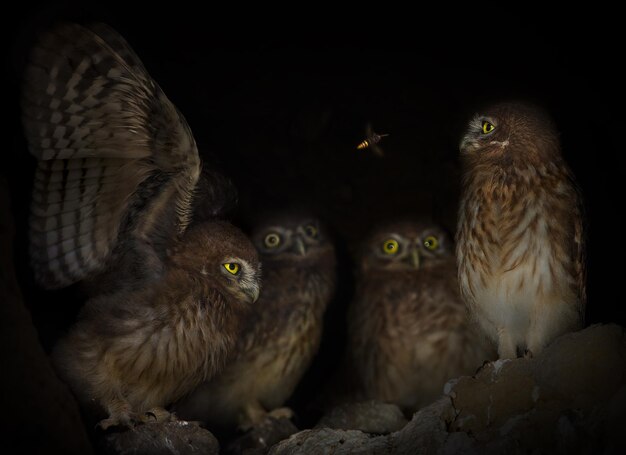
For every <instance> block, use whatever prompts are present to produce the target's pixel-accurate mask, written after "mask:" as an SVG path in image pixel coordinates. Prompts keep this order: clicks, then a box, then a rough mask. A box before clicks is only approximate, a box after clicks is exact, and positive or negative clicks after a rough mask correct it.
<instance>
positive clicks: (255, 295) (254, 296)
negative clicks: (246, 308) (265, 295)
mask: <svg viewBox="0 0 626 455" xmlns="http://www.w3.org/2000/svg"><path fill="white" fill-rule="evenodd" d="M260 291H261V290H260V289H259V287H258V286H254V287H252V288H249V289H246V290H245V293H246V295H247V296H248V297H249V298H250V303H251V304H252V303H256V301H257V300H259V294H260V293H261V292H260Z"/></svg>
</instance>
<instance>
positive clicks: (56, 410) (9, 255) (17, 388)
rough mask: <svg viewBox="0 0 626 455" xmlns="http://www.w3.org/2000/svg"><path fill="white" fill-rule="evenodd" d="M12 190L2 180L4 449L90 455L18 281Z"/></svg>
mask: <svg viewBox="0 0 626 455" xmlns="http://www.w3.org/2000/svg"><path fill="white" fill-rule="evenodd" d="M6 187H7V185H6V181H5V180H4V178H0V362H1V363H0V371H2V375H1V378H2V379H1V384H0V386H1V387H2V395H1V396H2V398H1V400H2V401H1V402H0V406H1V407H2V412H1V413H0V428H2V435H3V437H2V445H3V447H5V450H6V448H13V450H19V452H20V453H28V454H38V453H42V454H44V453H45V454H51V453H63V454H90V453H92V448H91V445H90V443H89V440H88V437H87V433H86V432H85V428H84V426H83V423H82V421H81V417H80V413H79V410H78V405H77V404H76V402H75V400H74V397H73V396H72V394H71V392H70V390H69V389H68V388H67V387H66V386H65V385H64V384H63V383H62V382H61V381H60V380H59V379H58V378H57V376H56V374H55V373H54V370H53V368H52V365H51V364H50V362H49V360H48V357H47V356H46V353H45V352H44V350H43V348H42V347H41V345H40V343H39V337H38V334H37V331H36V329H35V327H34V326H33V322H32V319H31V315H30V313H29V312H28V310H27V309H26V306H25V305H24V302H23V298H22V293H21V292H20V289H19V286H18V283H17V280H16V277H15V270H14V266H13V251H12V250H13V248H12V246H13V239H14V225H13V217H12V214H11V212H10V210H9V197H8V194H7V188H6ZM5 453H6V452H5Z"/></svg>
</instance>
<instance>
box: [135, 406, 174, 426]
mask: <svg viewBox="0 0 626 455" xmlns="http://www.w3.org/2000/svg"><path fill="white" fill-rule="evenodd" d="M139 420H140V421H141V422H142V423H151V422H152V423H155V422H156V423H164V422H172V421H175V420H178V419H177V418H176V415H175V414H174V413H171V412H169V411H166V410H165V409H163V408H152V409H149V410H147V411H146V412H144V413H143V414H142V415H141V417H140V418H139Z"/></svg>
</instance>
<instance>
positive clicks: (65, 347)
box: [22, 24, 259, 427]
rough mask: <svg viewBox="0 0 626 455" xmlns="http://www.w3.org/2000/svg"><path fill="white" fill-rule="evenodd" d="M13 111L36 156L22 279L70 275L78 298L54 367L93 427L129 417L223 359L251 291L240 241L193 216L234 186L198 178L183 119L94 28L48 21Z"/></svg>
mask: <svg viewBox="0 0 626 455" xmlns="http://www.w3.org/2000/svg"><path fill="white" fill-rule="evenodd" d="M22 120H23V124H24V131H25V135H26V138H27V140H28V145H29V150H30V152H31V154H32V155H34V156H35V157H36V158H37V161H38V164H37V171H36V174H35V182H34V189H33V199H32V205H31V221H30V239H31V243H30V255H31V263H32V265H33V270H34V274H35V279H36V281H37V282H38V284H40V285H41V286H43V287H45V288H49V289H50V288H60V287H65V286H69V285H71V284H74V283H80V284H81V285H82V286H83V288H84V289H85V290H86V291H87V293H88V294H89V295H90V296H92V297H93V298H91V299H90V300H89V301H87V303H86V304H85V306H84V308H83V310H82V312H81V316H80V319H79V321H78V322H77V324H76V325H75V326H74V327H73V328H72V329H71V330H70V333H69V334H68V335H67V336H66V337H65V338H63V339H62V340H61V341H60V342H59V344H58V346H57V347H56V348H55V351H54V361H55V365H56V367H57V369H58V371H59V373H60V375H61V376H62V377H63V378H64V379H65V380H66V381H67V382H68V383H69V385H70V386H71V387H72V390H73V391H74V393H75V394H76V395H77V396H78V397H79V398H80V399H81V401H82V402H84V403H94V404H96V405H97V406H96V407H97V408H101V410H103V411H104V412H105V414H106V413H108V415H109V417H108V418H107V419H104V420H103V421H102V422H101V424H102V426H103V427H107V426H110V425H116V424H131V423H132V422H134V421H135V420H136V419H138V418H139V416H140V414H141V413H144V412H146V411H148V410H150V409H151V408H159V407H163V406H166V405H168V404H169V403H171V402H172V401H174V400H176V399H178V398H180V397H181V396H182V395H184V394H186V393H188V392H189V391H190V390H191V389H192V388H193V387H195V386H196V385H197V384H198V383H200V382H201V381H203V380H206V379H208V378H210V377H211V376H212V375H213V374H215V372H216V371H217V370H219V369H220V368H221V367H222V366H223V364H224V360H225V358H226V356H227V354H228V352H229V350H230V348H231V347H232V346H234V342H235V337H236V334H237V333H238V329H239V321H240V319H241V318H242V315H243V314H244V313H245V311H244V310H245V309H246V307H247V306H249V305H248V303H250V302H251V301H253V300H255V299H256V297H257V296H258V292H259V264H258V258H257V253H256V250H255V249H254V247H253V246H252V244H251V242H250V240H249V239H248V238H247V237H246V236H244V235H243V234H242V233H241V232H240V231H239V230H238V229H236V228H235V227H233V226H231V225H230V224H228V223H224V222H217V221H214V222H205V223H202V222H201V221H202V220H203V218H205V219H209V218H214V217H215V216H216V215H219V214H220V213H221V212H222V211H223V210H225V209H226V208H227V207H228V206H229V205H230V204H231V202H232V201H233V200H235V199H236V192H235V191H234V188H233V187H232V185H231V184H230V182H229V180H228V179H227V178H225V177H224V176H221V175H220V174H219V173H218V172H216V171H215V170H214V169H212V168H210V166H207V165H206V163H205V171H204V172H202V171H201V162H200V157H199V155H198V150H197V148H196V144H195V140H194V138H193V135H192V133H191V130H190V128H189V126H188V125H187V122H186V121H185V119H184V118H183V116H182V114H180V113H179V112H178V110H177V109H176V107H175V106H174V105H173V104H172V103H171V102H170V101H169V99H168V98H167V97H166V96H165V94H164V93H163V91H162V90H161V89H160V88H159V86H158V84H157V83H156V82H155V81H154V80H153V79H152V78H151V77H150V75H149V74H148V73H147V71H146V69H145V68H144V66H143V64H142V63H141V61H140V60H139V58H138V57H137V56H136V55H135V53H134V52H133V50H132V49H131V48H130V47H129V46H128V44H127V43H126V42H125V40H124V39H123V38H122V37H121V36H119V35H118V34H117V33H116V32H115V31H113V30H111V29H110V28H108V27H106V26H104V25H102V24H95V25H91V26H89V27H83V26H80V25H77V24H61V25H57V26H55V27H53V28H52V29H50V30H49V31H47V32H46V33H44V34H43V35H42V36H41V37H40V38H39V40H38V41H37V43H36V44H35V45H34V47H33V49H32V52H31V55H30V59H29V62H28V64H27V66H26V69H25V73H24V79H23V89H22ZM192 217H193V218H194V219H192ZM189 226H193V227H189ZM226 263H234V264H237V265H238V266H239V267H240V269H239V270H238V273H231V272H228V271H227V270H226V268H225V267H224V264H226Z"/></svg>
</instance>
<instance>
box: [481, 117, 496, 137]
mask: <svg viewBox="0 0 626 455" xmlns="http://www.w3.org/2000/svg"><path fill="white" fill-rule="evenodd" d="M495 129H496V127H495V126H493V124H491V123H489V122H488V121H486V120H485V121H484V122H483V134H489V133H491V132H492V131H493V130H495Z"/></svg>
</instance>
